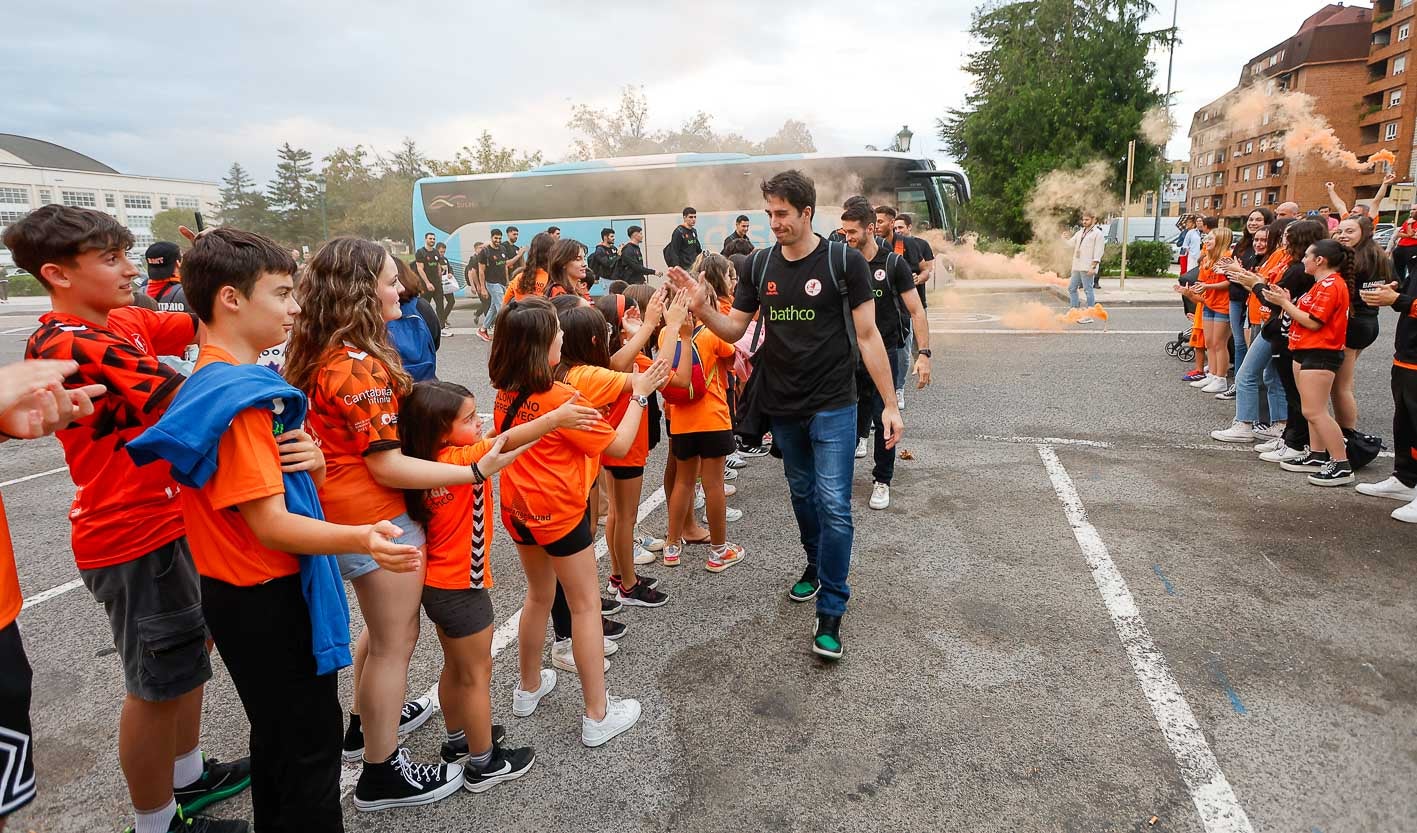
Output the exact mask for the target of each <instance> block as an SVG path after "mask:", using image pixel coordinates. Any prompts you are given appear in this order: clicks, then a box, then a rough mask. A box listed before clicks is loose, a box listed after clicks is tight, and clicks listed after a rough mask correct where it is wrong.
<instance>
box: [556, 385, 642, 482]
mask: <svg viewBox="0 0 1417 833" xmlns="http://www.w3.org/2000/svg"><path fill="white" fill-rule="evenodd" d="M629 378H630V374H628V373H620V372H618V371H615V370H611V369H610V368H608V367H595V366H594V365H588V364H583V365H578V366H576V367H573V368H571V369H570V370H568V371H566V384H568V385H570V386H571V387H573V388H575V389H576V390H578V391H580V392H581V403H582V404H584V405H585V406H586V407H588V408H595V409H596V410H597V411H600V416H601V417H602V418H604V419H605V421H606V422H608V423H610V424H611V425H612V426H615V427H618V426H619V425H620V419H623V418H624V416H625V411H627V410H629V402H630V398H629V397H630V394H629V393H628V392H627V391H626V390H625V387H626V382H628V381H629ZM621 399H624V401H625V406H624V407H623V408H619V410H620V419H612V418H611V416H612V415H613V414H614V413H615V411H616V409H617V407H619V404H620V400H621ZM640 421H641V422H644V420H643V419H642V420H640ZM645 452H646V454H648V452H649V434H648V432H646V433H645ZM600 464H601V458H593V459H591V460H589V461H588V463H587V465H589V466H590V467H591V469H590V475H591V477H595V474H596V472H597V471H598V470H599V469H600ZM611 465H622V466H630V465H636V464H634V463H618V464H616V463H612V464H611Z"/></svg>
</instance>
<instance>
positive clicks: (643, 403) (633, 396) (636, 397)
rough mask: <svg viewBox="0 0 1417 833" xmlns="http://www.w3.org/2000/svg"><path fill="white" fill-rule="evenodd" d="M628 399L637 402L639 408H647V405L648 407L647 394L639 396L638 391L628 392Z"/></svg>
mask: <svg viewBox="0 0 1417 833" xmlns="http://www.w3.org/2000/svg"><path fill="white" fill-rule="evenodd" d="M630 401H631V402H634V403H637V404H638V405H639V406H640V407H641V408H648V407H649V397H648V396H640V395H639V394H638V393H632V394H630Z"/></svg>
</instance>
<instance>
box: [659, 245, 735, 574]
mask: <svg viewBox="0 0 1417 833" xmlns="http://www.w3.org/2000/svg"><path fill="white" fill-rule="evenodd" d="M695 268H696V269H699V270H700V271H699V275H700V278H701V279H703V280H706V281H707V282H708V285H709V286H712V287H713V289H714V292H715V294H716V295H717V297H718V303H719V306H720V307H725V305H726V304H728V303H731V302H732V295H731V293H730V290H729V288H728V287H729V280H730V277H729V276H730V273H731V272H732V270H733V265H732V264H731V263H729V261H728V258H726V257H723V256H722V255H706V256H704V257H702V258H700V262H699V263H698V264H695ZM684 327H689V328H690V333H689V334H687V335H688V338H689V339H691V340H692V342H693V347H694V348H696V349H697V352H698V354H699V360H700V362H701V364H702V366H703V377H704V389H703V391H702V393H701V394H700V395H699V396H697V397H695V398H694V399H693V400H691V401H687V402H679V403H674V402H668V403H666V406H665V408H666V410H667V411H668V412H669V430H670V435H669V453H670V455H671V456H672V457H673V458H674V465H675V469H674V484H673V489H672V490H671V491H670V493H669V539H668V540H669V543H668V544H666V545H665V547H664V563H665V565H666V566H671V567H672V566H675V565H677V564H678V563H679V558H680V556H681V555H682V553H683V544H684V542H683V519H684V516H685V514H686V513H687V512H690V511H692V509H693V505H694V483H695V480H699V481H702V483H703V488H704V507H705V510H704V511H705V514H706V516H707V520H708V527H709V544H710V551H709V556H708V560H707V561H706V563H705V568H706V569H707V570H708V571H709V572H712V573H721V572H723V571H724V570H726V569H728V568H729V567H731V566H733V565H734V564H737V563H738V562H739V561H742V560H743V556H744V555H745V554H746V551H745V550H744V549H743V547H742V546H740V545H738V544H734V543H732V542H730V541H728V530H727V511H728V501H727V496H726V495H725V494H724V488H723V469H724V465H723V464H724V460H725V459H726V458H727V457H728V455H729V454H732V453H733V451H734V448H735V445H734V442H733V420H732V417H731V416H730V415H729V412H728V375H729V374H730V373H731V372H732V370H733V363H732V360H733V352H734V348H733V345H732V344H730V343H729V342H726V341H723V340H721V339H720V338H719V337H718V336H716V335H714V334H713V332H712V331H710V330H709V329H708V328H707V327H703V326H699V327H693V326H692V322H686V324H685V325H684V326H683V327H681V328H680V330H681V331H680V333H679V334H678V337H679V338H680V339H681V343H680V357H681V359H682V358H686V357H687V356H688V355H689V353H690V345H688V344H684V343H683V341H684V340H685V337H686V333H684V332H683V330H684ZM674 336H675V334H674V333H672V332H671V331H669V330H668V329H666V331H665V332H664V333H663V334H661V335H660V341H661V343H660V351H661V355H666V354H667V355H672V351H671V348H670V344H669V339H671V338H673V337H674ZM675 381H676V382H677V381H679V380H675Z"/></svg>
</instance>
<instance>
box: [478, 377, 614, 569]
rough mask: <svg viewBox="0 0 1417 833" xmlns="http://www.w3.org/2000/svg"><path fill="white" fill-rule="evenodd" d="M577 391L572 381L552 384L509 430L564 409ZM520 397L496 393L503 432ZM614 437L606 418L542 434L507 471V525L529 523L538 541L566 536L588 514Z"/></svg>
mask: <svg viewBox="0 0 1417 833" xmlns="http://www.w3.org/2000/svg"><path fill="white" fill-rule="evenodd" d="M575 393H576V390H575V388H572V387H571V386H570V385H567V384H563V383H561V382H553V383H552V385H551V388H550V389H549V390H546V391H542V392H541V393H534V394H532V395H531V396H530V397H529V398H528V399H527V401H526V403H525V404H523V405H522V406H521V408H520V409H518V411H517V413H516V415H515V416H514V417H513V418H512V420H511V421H510V422H509V423H508V424H507V427H508V429H510V428H512V427H514V426H517V425H521V424H523V423H526V422H531V421H532V420H534V419H536V418H537V417H539V416H541V415H542V414H544V413H548V412H550V411H553V410H555V409H556V408H559V407H560V406H561V405H563V404H565V402H566V400H568V399H570V398H571V397H572V396H574V395H575ZM517 396H518V394H517V393H516V392H515V391H505V390H501V391H497V401H496V404H495V405H494V406H493V409H492V414H493V419H494V421H495V423H496V425H497V427H498V430H499V431H500V430H501V426H502V422H503V419H504V418H505V417H506V414H507V411H508V409H510V408H511V407H512V402H513V401H514V400H515V399H516V398H517ZM614 441H615V430H614V429H613V428H611V427H610V423H608V422H605V421H604V420H601V421H600V422H599V423H597V424H596V425H595V427H593V428H588V429H586V430H584V431H581V430H571V429H566V428H558V429H556V430H555V431H552V432H551V433H549V434H547V435H546V436H544V437H542V438H541V440H540V441H538V442H537V443H536V445H534V446H532V447H531V448H530V449H528V450H527V451H526V452H525V453H523V454H522V455H521V456H520V457H518V458H517V459H516V460H513V461H512V463H511V465H509V466H507V467H506V468H504V469H502V472H501V490H502V523H503V525H504V526H507V527H508V528H510V527H511V526H512V523H513V522H516V523H518V524H520V525H522V526H524V527H526V528H527V529H528V530H529V531H530V532H531V533H532V535H533V538H534V540H536V541H537V542H538V543H546V544H549V543H552V542H554V541H557V540H560V539H561V538H564V537H565V536H566V533H568V532H570V531H571V530H572V529H575V527H576V524H578V523H580V522H581V518H583V517H585V512H586V498H587V497H589V496H590V487H591V480H592V477H593V476H594V474H595V469H596V468H598V467H599V465H600V460H599V458H600V454H601V453H602V452H603V451H605V449H606V447H607V446H609V445H610V444H611V443H612V442H614Z"/></svg>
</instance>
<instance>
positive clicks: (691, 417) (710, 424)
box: [659, 325, 733, 434]
mask: <svg viewBox="0 0 1417 833" xmlns="http://www.w3.org/2000/svg"><path fill="white" fill-rule="evenodd" d="M678 342H679V334H678V333H671V332H670V331H669V328H668V327H666V328H664V331H663V332H661V333H660V334H659V353H660V355H662V356H664V357H665V358H666V359H668V360H669V361H671V362H672V361H674V345H675V344H677V343H678ZM694 346H695V347H696V348H697V349H698V351H699V361H700V362H702V363H703V368H704V394H703V396H700V397H699V398H698V399H695V400H694V401H693V402H688V403H685V404H682V405H677V404H673V403H670V402H666V403H664V410H665V415H666V416H668V417H669V427H670V430H671V431H672V432H673V433H674V434H697V433H700V432H704V431H729V430H731V429H732V428H733V418H732V417H731V416H730V415H729V413H728V373H729V372H730V371H731V370H732V369H733V364H732V362H731V361H730V359H732V358H733V345H732V344H731V343H730V342H727V341H724V340H723V339H721V338H719V337H718V336H716V335H714V334H713V332H712V331H711V330H709V328H708V327H705V326H703V325H700V326H698V327H696V328H695V331H694ZM670 372H671V373H672V372H673V371H672V370H671V371H670Z"/></svg>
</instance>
